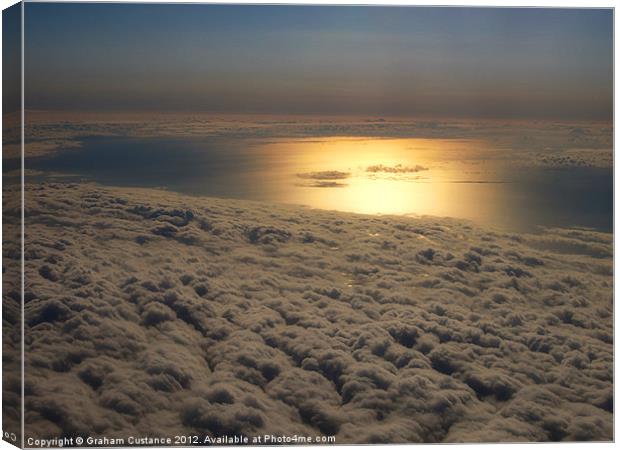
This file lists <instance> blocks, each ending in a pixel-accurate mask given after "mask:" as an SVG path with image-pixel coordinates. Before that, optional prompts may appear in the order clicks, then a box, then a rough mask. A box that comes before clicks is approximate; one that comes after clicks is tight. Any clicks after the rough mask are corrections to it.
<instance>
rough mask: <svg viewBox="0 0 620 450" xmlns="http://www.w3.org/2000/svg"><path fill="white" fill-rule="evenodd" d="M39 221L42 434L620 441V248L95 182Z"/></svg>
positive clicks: (35, 336) (36, 313) (32, 205)
mask: <svg viewBox="0 0 620 450" xmlns="http://www.w3.org/2000/svg"><path fill="white" fill-rule="evenodd" d="M26 205H27V210H26V217H27V218H26V249H25V255H26V293H25V296H26V305H25V310H26V316H25V325H26V335H27V336H28V340H27V343H26V362H25V364H26V386H25V389H26V402H25V405H26V430H27V432H28V433H30V434H32V435H36V436H35V437H55V436H59V435H77V434H88V435H91V436H92V435H101V436H107V437H127V436H129V435H132V434H136V433H143V434H144V433H146V434H152V433H153V432H155V431H158V432H160V433H165V434H166V435H174V434H182V433H197V434H203V433H207V434H209V435H214V436H218V435H229V434H235V433H242V434H245V435H250V436H251V435H255V434H265V433H272V434H276V435H279V434H286V435H292V434H302V435H323V434H324V435H335V436H336V439H337V440H336V442H337V443H379V442H381V443H396V442H480V441H549V440H610V439H612V430H613V428H612V427H613V420H612V419H613V414H612V411H613V385H612V381H613V378H612V376H613V373H612V368H613V334H612V333H613V328H612V325H613V323H612V307H613V305H612V236H611V235H609V234H604V233H597V232H592V231H586V230H548V231H547V232H545V233H542V234H538V235H523V234H509V233H498V232H494V231H489V230H483V229H479V228H476V227H473V226H471V225H470V224H468V223H466V222H461V221H457V220H451V219H437V218H430V217H429V218H425V217H422V218H406V217H385V216H381V217H378V216H363V215H353V214H345V213H335V212H327V211H317V210H311V209H305V208H295V207H289V206H283V205H273V204H263V203H253V202H243V201H225V200H218V199H209V198H196V197H185V196H181V195H176V194H172V193H168V192H165V191H158V190H137V189H136V190H132V191H129V190H123V189H116V188H103V187H100V186H96V185H89V184H71V185H70V184H39V185H29V186H28V187H27V190H26ZM5 208H9V209H10V208H11V205H5ZM7 217H10V215H8V216H7ZM7 220H8V219H7ZM13 250H15V249H11V248H6V249H5V252H11V251H13Z"/></svg>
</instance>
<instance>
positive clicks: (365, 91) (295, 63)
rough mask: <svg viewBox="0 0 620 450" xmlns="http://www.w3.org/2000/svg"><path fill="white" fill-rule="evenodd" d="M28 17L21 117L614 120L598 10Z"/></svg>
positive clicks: (169, 9)
mask: <svg viewBox="0 0 620 450" xmlns="http://www.w3.org/2000/svg"><path fill="white" fill-rule="evenodd" d="M25 9H26V10H25V33H26V39H25V41H26V46H25V79H26V87H25V89H26V99H25V102H26V108H28V109H53V110H72V111H75V110H154V111H162V110H166V111H206V112H217V113H262V114H282V115H287V114H315V115H325V114H329V115H356V116H406V117H418V116H424V117H467V118H483V117H490V118H518V119H567V120H611V118H612V108H613V102H612V90H613V65H612V64H613V43H612V41H613V38H612V37H613V13H612V10H610V9H607V10H604V9H598V10H593V9H592V10H586V9H572V10H570V9H510V8H439V7H373V6H370V7H347V6H337V7H333V6H332V7H326V6H282V5H280V6H239V5H197V4H194V5H187V4H185V5H180V4H168V5H165V4H151V5H144V4H142V5H140V4H133V5H132V4H110V3H107V4H71V3H53V4H52V3H47V4H46V3H27V4H26V8H25Z"/></svg>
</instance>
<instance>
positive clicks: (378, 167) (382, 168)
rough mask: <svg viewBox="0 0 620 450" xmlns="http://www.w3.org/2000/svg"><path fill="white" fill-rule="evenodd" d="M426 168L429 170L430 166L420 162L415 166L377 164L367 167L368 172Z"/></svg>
mask: <svg viewBox="0 0 620 450" xmlns="http://www.w3.org/2000/svg"><path fill="white" fill-rule="evenodd" d="M425 170H428V167H424V166H421V165H419V164H418V165H415V166H403V165H402V164H396V165H395V166H384V165H383V164H377V165H374V166H368V167H366V172H370V173H416V172H422V171H425Z"/></svg>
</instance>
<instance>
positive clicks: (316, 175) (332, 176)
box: [297, 170, 351, 180]
mask: <svg viewBox="0 0 620 450" xmlns="http://www.w3.org/2000/svg"><path fill="white" fill-rule="evenodd" d="M297 176H298V177H299V178H303V179H308V180H346V179H347V178H349V177H350V176H351V172H341V171H338V170H326V171H324V172H307V173H298V174H297Z"/></svg>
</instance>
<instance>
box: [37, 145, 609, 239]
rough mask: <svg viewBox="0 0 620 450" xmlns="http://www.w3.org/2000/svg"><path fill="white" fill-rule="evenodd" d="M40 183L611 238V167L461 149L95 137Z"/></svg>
mask: <svg viewBox="0 0 620 450" xmlns="http://www.w3.org/2000/svg"><path fill="white" fill-rule="evenodd" d="M26 169H32V170H35V171H43V172H44V173H45V174H47V175H45V176H48V175H53V176H54V177H57V178H63V177H67V178H70V179H75V178H76V177H77V178H78V179H86V180H90V181H95V182H99V183H102V184H106V185H113V186H127V187H156V188H165V189H169V190H172V191H178V192H181V193H186V194H193V195H205V196H216V197H224V198H238V199H249V200H261V201H273V202H284V203H292V204H302V205H308V206H311V207H315V208H321V209H330V210H340V211H347V212H357V213H368V214H411V215H434V216H449V217H457V218H463V219H469V220H472V221H474V222H476V223H478V224H480V225H488V226H492V227H494V228H498V229H505V230H511V231H536V230H537V229H539V227H584V228H593V229H597V230H601V231H611V230H612V227H613V171H612V169H611V168H582V167H579V168H561V169H558V168H555V169H551V168H543V167H539V166H536V165H531V164H529V163H528V162H527V159H524V158H523V157H522V155H519V154H514V153H511V151H510V150H507V149H494V148H490V147H489V146H488V144H485V143H484V142H482V141H474V140H458V139H378V138H348V137H334V138H317V139H312V138H302V139H267V138H263V139H258V138H257V139H232V138H221V137H213V138H200V139H162V138H120V137H91V138H86V139H84V140H83V145H82V147H81V148H79V149H70V150H66V151H61V152H58V153H55V154H53V155H49V156H43V157H37V158H26Z"/></svg>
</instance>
